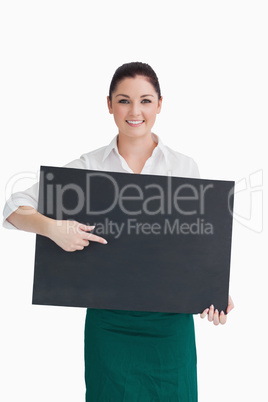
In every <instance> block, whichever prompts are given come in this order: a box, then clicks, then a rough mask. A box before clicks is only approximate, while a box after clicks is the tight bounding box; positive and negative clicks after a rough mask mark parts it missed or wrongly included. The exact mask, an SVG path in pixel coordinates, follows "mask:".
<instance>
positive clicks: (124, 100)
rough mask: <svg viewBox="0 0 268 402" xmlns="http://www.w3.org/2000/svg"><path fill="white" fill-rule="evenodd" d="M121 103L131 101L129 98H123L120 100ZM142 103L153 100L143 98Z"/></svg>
mask: <svg viewBox="0 0 268 402" xmlns="http://www.w3.org/2000/svg"><path fill="white" fill-rule="evenodd" d="M119 103H129V101H128V100H127V99H121V100H120V101H119ZM141 103H151V101H150V100H149V99H143V100H142V101H141Z"/></svg>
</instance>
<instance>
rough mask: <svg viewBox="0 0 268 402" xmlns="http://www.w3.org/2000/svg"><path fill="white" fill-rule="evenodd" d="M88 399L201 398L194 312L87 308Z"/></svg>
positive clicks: (163, 401)
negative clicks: (198, 386)
mask: <svg viewBox="0 0 268 402" xmlns="http://www.w3.org/2000/svg"><path fill="white" fill-rule="evenodd" d="M85 381H86V402H197V370H196V345H195V331H194V320H193V316H192V315H191V314H177V313H156V312H144V311H128V310H104V309H87V316H86V323H85Z"/></svg>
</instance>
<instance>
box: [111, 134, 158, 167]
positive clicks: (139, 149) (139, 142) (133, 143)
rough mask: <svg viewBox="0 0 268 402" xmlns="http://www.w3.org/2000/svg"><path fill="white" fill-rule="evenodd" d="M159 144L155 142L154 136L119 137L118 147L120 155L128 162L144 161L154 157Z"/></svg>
mask: <svg viewBox="0 0 268 402" xmlns="http://www.w3.org/2000/svg"><path fill="white" fill-rule="evenodd" d="M156 146H157V143H156V142H155V141H154V140H153V138H152V134H151V133H150V135H147V136H143V137H136V138H134V137H127V136H125V135H120V133H119V135H118V138H117V147H118V152H119V154H120V155H121V156H122V157H123V158H124V159H126V160H131V161H133V160H144V162H145V161H146V160H147V159H148V158H149V157H150V156H151V155H152V153H153V150H154V148H155V147H156Z"/></svg>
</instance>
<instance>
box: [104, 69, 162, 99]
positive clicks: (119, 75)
mask: <svg viewBox="0 0 268 402" xmlns="http://www.w3.org/2000/svg"><path fill="white" fill-rule="evenodd" d="M137 75H142V76H144V77H146V78H147V79H148V81H149V82H150V84H152V86H153V87H154V89H155V91H156V92H157V94H158V98H159V99H160V98H161V91H160V85H159V81H158V78H157V75H156V73H155V72H154V70H153V69H152V67H151V66H149V64H147V63H141V62H139V61H136V62H134V61H133V62H131V63H125V64H122V66H120V67H118V68H117V70H116V71H115V73H114V75H113V78H112V81H111V84H110V89H109V99H110V101H111V100H112V94H113V92H114V91H115V90H116V87H117V85H118V83H119V82H120V81H121V80H123V79H124V78H135V77H136V76H137Z"/></svg>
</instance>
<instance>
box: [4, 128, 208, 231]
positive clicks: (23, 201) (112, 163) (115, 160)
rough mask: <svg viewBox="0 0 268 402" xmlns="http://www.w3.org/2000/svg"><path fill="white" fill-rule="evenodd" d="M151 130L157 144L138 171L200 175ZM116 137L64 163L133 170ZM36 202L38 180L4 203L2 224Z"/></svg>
mask: <svg viewBox="0 0 268 402" xmlns="http://www.w3.org/2000/svg"><path fill="white" fill-rule="evenodd" d="M151 134H152V139H153V140H154V142H156V143H157V146H156V147H155V148H154V150H153V153H152V155H151V156H150V157H149V158H148V159H147V160H146V162H145V165H144V166H143V169H142V171H141V174H154V175H164V176H176V177H191V178H199V177H200V176H199V170H198V167H197V164H196V162H195V161H194V160H193V159H192V158H190V157H189V156H186V155H183V154H181V153H180V152H177V151H174V150H172V149H171V148H169V147H168V146H166V145H164V144H163V142H162V141H161V139H160V137H159V136H158V135H156V134H154V133H151ZM117 138H118V134H117V135H116V136H115V137H114V138H113V139H112V141H111V142H110V144H108V145H107V146H103V147H101V148H98V149H95V150H93V151H90V152H88V153H85V154H83V155H81V157H80V158H79V159H76V160H74V161H72V162H70V163H68V164H67V165H65V166H64V167H67V168H68V167H70V168H78V169H92V170H104V171H110V172H123V173H124V172H126V173H134V172H133V170H132V169H130V167H129V166H128V164H127V162H126V160H125V159H124V158H123V157H122V156H121V155H120V154H119V152H118V147H117ZM37 205H38V183H36V184H34V185H33V186H32V187H30V188H29V189H27V190H25V191H20V192H16V193H13V194H12V195H11V196H10V198H9V199H8V200H7V201H6V204H5V206H4V211H3V215H4V219H3V226H4V227H5V228H7V229H16V228H15V226H14V225H12V224H11V223H9V222H8V221H7V220H6V219H7V217H8V216H9V215H10V214H11V213H12V212H14V211H16V209H17V208H18V207H20V206H30V207H33V208H35V209H37Z"/></svg>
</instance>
